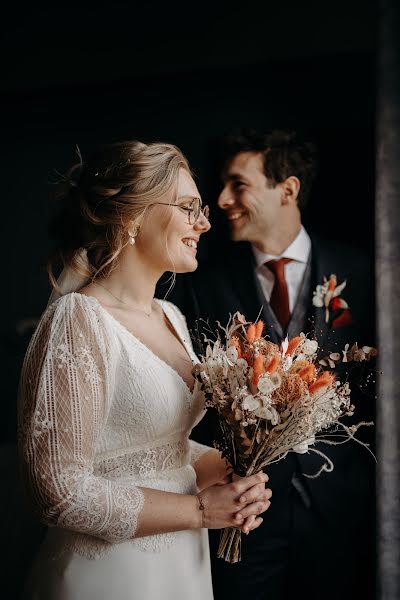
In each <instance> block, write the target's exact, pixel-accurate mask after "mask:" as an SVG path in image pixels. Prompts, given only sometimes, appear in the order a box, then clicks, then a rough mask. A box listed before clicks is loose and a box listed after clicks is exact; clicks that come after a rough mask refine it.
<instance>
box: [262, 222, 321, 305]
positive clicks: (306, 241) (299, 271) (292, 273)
mask: <svg viewBox="0 0 400 600" xmlns="http://www.w3.org/2000/svg"><path fill="white" fill-rule="evenodd" d="M252 248H253V252H254V256H255V259H256V265H257V267H256V273H257V277H258V280H259V282H260V284H261V289H262V291H263V293H264V296H265V298H266V300H267V301H268V302H269V300H270V298H271V294H272V289H273V287H274V283H275V275H274V274H273V273H272V271H270V270H269V269H268V267H266V266H265V263H266V262H268V261H269V260H278V259H279V258H291V259H292V260H291V262H289V263H287V264H286V265H285V267H284V269H285V279H286V282H287V286H288V294H289V309H290V312H291V313H292V312H293V309H294V307H295V305H296V301H297V297H298V295H299V292H300V287H301V282H302V281H303V276H304V272H305V270H306V266H307V261H308V257H309V255H310V252H311V239H310V236H309V235H308V233H307V231H306V230H305V229H304V227H303V226H301V229H300V231H299V233H298V235H297V237H296V238H295V239H294V240H293V242H292V243H291V244H290V246H288V247H287V248H286V250H284V252H282V254H280V255H279V256H274V255H272V254H264V252H261V251H260V250H258V249H257V248H256V247H255V246H254V245H252Z"/></svg>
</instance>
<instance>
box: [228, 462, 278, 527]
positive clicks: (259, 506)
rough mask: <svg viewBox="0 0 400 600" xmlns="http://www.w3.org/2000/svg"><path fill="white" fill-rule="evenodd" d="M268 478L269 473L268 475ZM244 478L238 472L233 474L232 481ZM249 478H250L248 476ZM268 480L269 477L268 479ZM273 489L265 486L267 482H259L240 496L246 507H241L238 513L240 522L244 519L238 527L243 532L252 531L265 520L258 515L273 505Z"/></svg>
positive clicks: (237, 517) (240, 500)
mask: <svg viewBox="0 0 400 600" xmlns="http://www.w3.org/2000/svg"><path fill="white" fill-rule="evenodd" d="M266 477H267V478H268V475H266ZM241 479H243V478H242V477H240V476H239V475H236V473H233V475H232V481H234V482H236V481H240V480H241ZM246 479H249V478H246ZM267 481H268V479H267ZM271 497H272V490H271V489H270V488H265V484H260V483H257V484H255V485H254V486H253V487H252V488H249V489H247V490H246V491H245V492H244V493H243V494H242V495H241V496H240V498H239V502H240V503H241V504H244V505H245V506H244V508H240V509H239V511H238V512H237V513H236V517H235V518H236V519H237V521H238V522H242V520H243V518H244V521H243V522H242V524H241V525H240V526H239V527H238V529H240V530H241V531H242V532H243V533H246V534H248V533H250V531H252V530H253V529H257V527H259V526H260V525H261V523H262V522H263V519H262V518H261V517H259V516H258V515H260V514H262V513H264V512H265V511H266V510H268V508H269V507H270V506H271V500H270V499H271Z"/></svg>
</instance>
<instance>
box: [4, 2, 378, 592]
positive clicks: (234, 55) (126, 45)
mask: <svg viewBox="0 0 400 600" xmlns="http://www.w3.org/2000/svg"><path fill="white" fill-rule="evenodd" d="M2 10H3V19H2V35H1V48H2V52H1V64H2V70H1V78H0V90H1V111H0V119H1V133H2V135H1V144H2V150H3V152H2V159H1V172H2V182H1V190H2V205H3V209H4V213H3V218H2V219H1V242H2V247H3V260H2V272H3V276H2V277H3V293H2V305H3V315H4V318H3V319H2V320H1V336H0V340H1V342H0V344H1V347H0V352H1V357H0V364H1V365H2V367H3V369H4V371H3V372H4V375H3V377H2V387H3V394H2V395H3V410H2V419H1V424H0V430H1V448H2V450H1V455H0V460H1V465H2V480H3V482H4V481H5V484H6V486H8V487H3V490H4V489H6V490H7V489H10V490H15V493H14V492H13V493H12V494H13V495H12V497H10V494H9V493H8V492H7V493H6V494H4V492H3V494H2V500H1V502H2V505H3V510H2V512H1V514H3V520H4V517H6V520H7V522H8V523H9V524H10V525H9V526H8V525H7V523H6V526H7V529H8V533H7V534H6V535H7V536H8V541H7V545H8V550H9V559H7V561H6V562H5V563H4V562H3V568H4V567H5V568H6V572H7V578H6V579H5V580H4V581H5V584H4V585H5V586H6V587H5V589H6V591H7V593H6V594H5V595H4V598H14V597H15V598H16V597H18V589H19V586H20V582H21V580H22V578H23V576H24V572H25V570H26V566H27V564H28V563H29V561H30V557H31V554H32V552H33V549H34V548H35V546H36V544H37V541H38V540H39V539H40V536H41V528H40V526H38V525H36V523H34V522H33V521H31V519H30V517H29V515H28V514H27V513H26V512H25V509H24V507H23V503H22V500H21V497H20V494H19V491H18V489H17V487H16V475H15V472H16V471H15V470H16V455H15V441H16V430H15V427H16V418H15V398H16V388H17V383H18V375H19V369H20V366H21V360H22V357H23V354H24V352H25V349H26V345H27V343H28V341H29V338H30V335H31V333H32V327H33V326H34V324H35V322H36V319H37V318H38V317H39V316H40V314H41V312H42V311H43V309H44V307H45V305H46V302H47V298H48V295H49V285H48V283H47V276H46V272H45V263H46V259H47V256H48V253H49V249H50V240H49V235H48V222H49V215H50V213H51V211H52V206H51V200H50V195H51V189H52V186H51V183H50V182H51V181H52V178H53V172H54V169H57V170H59V171H63V170H64V169H66V168H67V167H68V166H70V165H71V164H72V163H74V162H75V161H76V153H75V146H76V145H78V146H79V148H80V151H81V153H82V155H83V158H85V155H86V154H87V153H89V152H90V151H91V149H92V148H93V147H94V146H96V145H98V144H99V143H103V142H109V141H116V140H122V139H127V138H138V139H141V140H143V141H156V140H162V141H168V142H172V143H175V144H177V145H178V146H179V147H180V148H181V149H182V150H183V151H184V153H185V154H186V155H187V156H188V158H189V160H190V162H191V164H192V166H193V168H194V170H195V173H196V174H197V180H198V185H199V188H200V191H201V193H202V195H203V198H204V199H205V200H206V202H207V203H209V204H210V205H211V206H212V205H213V204H215V201H216V197H217V194H218V189H219V179H218V168H219V162H218V161H219V145H220V140H221V138H222V136H223V135H224V134H226V133H228V132H230V131H232V130H233V129H237V128H238V127H252V128H255V129H258V130H261V131H265V130H269V129H271V128H273V127H282V128H285V129H286V128H289V129H293V130H297V131H301V132H303V133H305V134H306V135H307V136H308V137H309V138H310V139H312V140H314V141H315V142H316V143H317V145H318V148H319V162H320V169H319V175H318V179H317V182H316V185H315V186H314V189H313V194H312V198H311V202H310V205H309V207H308V209H307V213H306V215H305V223H306V225H308V226H309V227H310V228H312V229H314V230H316V231H318V232H320V233H321V234H323V235H327V236H329V237H334V238H336V239H339V240H345V241H350V242H353V243H354V244H356V245H359V246H361V247H363V248H364V249H365V250H366V251H368V252H369V253H370V254H371V259H372V257H373V252H374V210H375V208H374V199H375V153H376V149H375V117H376V114H375V113H376V110H375V107H376V72H377V69H376V59H377V33H378V31H377V30H378V28H377V23H378V17H379V7H378V5H377V2H375V1H373V0H347V1H344V0H336V1H335V2H320V1H316V0H309V1H307V2H302V3H300V2H295V1H290V0H281V1H280V2H279V3H278V2H272V1H269V0H265V1H264V2H252V3H241V4H240V5H238V6H236V5H235V4H234V3H228V2H226V3H225V2H213V3H212V4H211V3H210V6H208V5H207V3H196V4H192V3H189V2H186V3H182V2H174V3H173V4H171V3H162V4H160V5H159V6H158V5H156V4H153V3H150V2H147V3H138V2H131V3H129V7H127V6H126V5H125V4H122V3H119V2H113V3H112V4H111V3H108V2H107V3H106V2H101V1H99V2H97V3H96V4H94V3H77V2H69V3H63V4H60V3H52V4H47V5H46V4H43V3H40V2H39V3H30V4H29V5H26V6H24V5H21V4H17V3H16V4H15V5H14V7H12V6H8V7H7V8H4V9H2ZM216 213H217V209H215V211H214V215H215V216H214V218H215V222H216V223H218V219H219V217H218V215H217V214H216ZM217 234H218V235H217ZM219 235H222V233H221V234H219V233H218V228H217V227H215V228H214V232H213V235H212V236H211V235H210V240H209V241H205V242H203V245H202V247H201V254H200V257H202V256H205V255H206V254H207V252H209V251H210V250H211V249H212V248H213V247H214V248H215V246H216V245H218V244H219V241H220V239H221V238H219ZM349 260H351V257H349ZM13 515H14V516H13ZM15 515H18V516H17V517H15ZM22 532H23V533H22ZM27 532H28V533H27ZM21 536H24V543H23V544H22V545H21ZM7 582H10V583H7ZM2 597H3V596H2Z"/></svg>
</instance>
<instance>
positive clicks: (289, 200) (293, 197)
mask: <svg viewBox="0 0 400 600" xmlns="http://www.w3.org/2000/svg"><path fill="white" fill-rule="evenodd" d="M281 186H282V191H283V194H282V205H288V204H295V205H296V206H297V198H298V195H299V192H300V180H299V179H298V178H297V177H295V176H294V175H291V176H290V177H287V178H286V179H285V181H283V183H281Z"/></svg>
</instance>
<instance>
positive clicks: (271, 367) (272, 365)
mask: <svg viewBox="0 0 400 600" xmlns="http://www.w3.org/2000/svg"><path fill="white" fill-rule="evenodd" d="M280 362H281V357H280V356H279V354H275V356H273V357H272V359H271V361H270V362H269V363H268V366H267V368H266V369H265V372H266V373H269V374H270V375H272V373H275V371H276V370H277V368H278V366H279V363H280Z"/></svg>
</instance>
